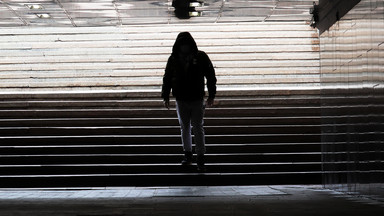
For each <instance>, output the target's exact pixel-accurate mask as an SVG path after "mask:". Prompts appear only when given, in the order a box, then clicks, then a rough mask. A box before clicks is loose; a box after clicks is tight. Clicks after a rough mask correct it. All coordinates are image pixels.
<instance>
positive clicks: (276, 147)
mask: <svg viewBox="0 0 384 216" xmlns="http://www.w3.org/2000/svg"><path fill="white" fill-rule="evenodd" d="M206 147H207V151H208V152H210V153H217V154H230V153H270V152H274V153H300V152H316V151H319V148H320V144H319V143H316V142H313V143H255V144H253V143H247V144H232V143H229V144H228V143H227V144H226V143H220V144H207V145H206ZM181 149H182V145H181V144H161V145H160V144H146V145H133V144H126V145H110V144H107V145H102V144H100V145H91V144H90V145H85V144H82V145H46V146H43V145H29V146H28V145H20V146H4V145H2V146H0V150H1V153H2V154H3V155H41V154H87V153H94V154H103V153H104V154H119V153H120V154H180V151H181Z"/></svg>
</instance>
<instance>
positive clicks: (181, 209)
mask: <svg viewBox="0 0 384 216" xmlns="http://www.w3.org/2000/svg"><path fill="white" fill-rule="evenodd" d="M0 215H1V216H3V215H31V216H40V215H41V216H46V215H55V216H56V215H71V216H72V215H74V216H101V215H103V216H126V215H129V216H131V215H164V216H173V215H178V216H184V215H199V216H203V215H210V216H211V215H252V216H255V215H260V216H262V215H272V216H273V215H295V216H297V215H309V216H313V215H322V216H323V215H327V216H328V215H338V216H346V215H349V216H355V215H356V216H362V215H364V216H379V215H384V203H383V202H381V201H375V200H372V199H368V198H362V197H359V198H356V197H355V198H352V197H349V196H346V195H342V194H338V193H335V192H332V191H329V190H324V189H322V187H321V186H299V185H296V186H248V187H243V186H242V187H238V186H227V187H159V188H77V189H40V190H27V189H24V190H21V189H17V190H16V189H15V190H11V189H7V190H1V189H0Z"/></svg>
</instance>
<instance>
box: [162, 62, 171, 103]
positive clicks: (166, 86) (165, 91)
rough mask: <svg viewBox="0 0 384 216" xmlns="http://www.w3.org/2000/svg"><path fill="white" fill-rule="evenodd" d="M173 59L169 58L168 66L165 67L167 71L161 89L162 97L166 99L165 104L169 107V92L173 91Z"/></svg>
mask: <svg viewBox="0 0 384 216" xmlns="http://www.w3.org/2000/svg"><path fill="white" fill-rule="evenodd" d="M171 65H172V59H171V57H170V58H169V59H168V62H167V66H166V67H165V72H164V76H163V86H162V89H161V97H162V98H163V100H164V106H165V107H166V108H167V109H169V94H170V93H171V88H172V71H171V67H172V66H171Z"/></svg>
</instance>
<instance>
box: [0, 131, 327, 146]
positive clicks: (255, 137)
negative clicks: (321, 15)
mask: <svg viewBox="0 0 384 216" xmlns="http://www.w3.org/2000/svg"><path fill="white" fill-rule="evenodd" d="M320 136H321V135H320V134H319V133H316V134H305V133H298V134H238V135H227V134H226V135H206V142H207V143H239V144H243V143H281V142H286V143H297V142H318V141H319V140H320ZM0 141H1V143H2V145H15V146H18V145H32V144H34V145H63V144H69V145H71V144H75V145H79V144H84V145H86V144H111V145H114V144H142V145H145V144H152V143H159V144H177V143H180V135H149V136H145V135H87V136H13V137H0Z"/></svg>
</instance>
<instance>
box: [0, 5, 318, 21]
mask: <svg viewBox="0 0 384 216" xmlns="http://www.w3.org/2000/svg"><path fill="white" fill-rule="evenodd" d="M313 2H314V1H313V0H264V1H263V0H205V2H204V6H203V7H200V8H196V10H197V11H201V12H202V16H200V17H192V18H190V19H178V18H176V17H175V16H174V12H173V11H174V8H173V7H172V6H171V4H172V0H158V1H156V0H0V27H18V26H56V27H60V26H74V27H81V26H120V25H142V24H173V23H186V24H187V23H216V22H217V23H225V22H276V21H310V20H311V14H310V13H309V10H310V8H311V7H312V6H313ZM315 2H317V1H315ZM39 5H40V6H39ZM36 6H39V7H40V8H36V9H31V8H30V7H36Z"/></svg>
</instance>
